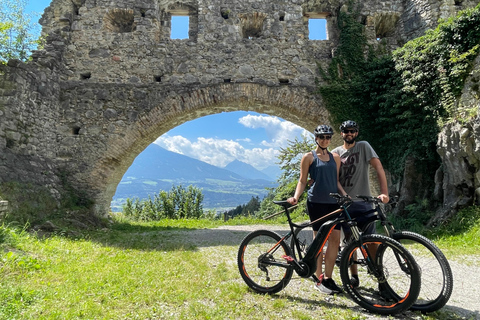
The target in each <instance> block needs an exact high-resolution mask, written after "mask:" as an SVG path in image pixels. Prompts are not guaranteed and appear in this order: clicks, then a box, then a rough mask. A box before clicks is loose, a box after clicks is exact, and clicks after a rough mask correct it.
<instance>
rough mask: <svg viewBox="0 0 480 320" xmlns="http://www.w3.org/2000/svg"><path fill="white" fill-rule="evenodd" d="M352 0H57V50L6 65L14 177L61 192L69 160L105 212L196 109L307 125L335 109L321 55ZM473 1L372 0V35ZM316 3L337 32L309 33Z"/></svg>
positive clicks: (0, 112)
mask: <svg viewBox="0 0 480 320" xmlns="http://www.w3.org/2000/svg"><path fill="white" fill-rule="evenodd" d="M466 3H467V2H465V1H464V4H466ZM344 5H345V3H344V2H342V1H328V0H327V1H302V0H290V1H282V2H278V1H262V2H259V1H241V2H240V1H233V0H230V1H229V0H224V1H219V0H210V1H182V2H180V1H178V2H175V1H152V0H143V1H133V0H129V1H127V0H124V1H106V0H73V1H70V0H68V1H67V0H53V1H52V3H51V5H50V7H49V8H47V9H46V11H45V13H44V15H43V17H42V19H41V20H40V22H41V24H42V26H43V31H42V33H43V34H44V35H48V38H47V44H46V46H45V48H44V50H41V51H38V52H35V53H34V54H33V61H32V62H29V63H26V64H25V63H21V62H18V61H10V62H9V63H8V65H7V66H3V67H1V68H2V69H1V71H2V74H3V75H2V76H0V117H1V118H2V121H1V123H0V150H1V152H0V182H6V181H21V182H25V183H34V184H39V185H46V186H48V187H49V188H50V190H51V191H52V193H53V194H54V195H55V196H57V197H60V196H59V193H58V191H59V190H61V189H62V188H63V185H62V182H61V181H60V180H61V179H60V176H61V175H62V174H64V173H67V174H68V175H67V176H68V179H69V183H70V184H71V185H73V186H74V187H75V188H77V189H79V190H80V191H84V192H86V193H87V194H88V195H89V196H90V197H92V198H93V199H94V200H95V202H96V207H95V211H96V212H97V213H100V214H103V213H105V212H106V211H107V210H108V207H109V204H110V203H109V201H110V200H111V196H113V194H114V192H115V188H116V185H117V184H118V182H119V181H120V179H121V177H122V175H123V173H124V172H125V171H126V169H127V168H128V167H129V165H130V164H131V162H132V161H133V160H134V158H135V157H136V155H138V154H139V153H140V152H141V151H142V150H143V148H145V147H146V146H147V145H148V144H149V143H151V142H152V141H154V139H155V138H156V137H158V136H159V135H161V134H163V133H165V132H167V131H168V130H170V129H171V128H174V127H175V126H177V125H179V124H181V123H183V122H186V121H188V120H192V119H195V118H198V117H200V116H204V115H208V114H213V113H218V112H222V111H235V110H254V111H258V112H264V113H268V114H272V115H277V116H280V117H282V118H284V119H287V120H290V121H292V122H294V123H296V124H298V125H300V126H303V127H305V128H307V129H311V128H313V127H314V126H315V125H316V124H317V123H319V122H326V121H327V118H328V113H327V112H326V110H325V109H324V107H323V106H322V102H321V99H320V98H319V97H316V96H314V95H312V90H314V86H315V79H316V78H317V77H319V74H318V72H317V70H316V63H320V64H321V65H322V66H324V67H326V66H327V65H328V63H329V61H330V59H331V57H332V54H333V53H334V51H335V47H336V45H337V38H338V30H337V29H336V27H335V23H336V17H337V15H338V12H339V10H344V9H345V6H344ZM467 5H468V4H467ZM463 8H464V6H462V5H457V4H455V3H454V2H453V1H436V0H435V1H434V0H429V1H428V0H424V1H407V0H405V1H401V2H398V1H364V2H363V3H362V10H361V12H362V21H363V23H365V25H366V27H367V28H366V30H367V34H368V36H369V41H370V42H372V43H375V42H376V41H378V40H377V39H378V38H381V39H383V41H385V42H387V43H388V44H389V45H390V46H391V47H392V48H394V47H396V46H398V45H402V44H403V43H405V42H406V41H408V40H410V39H411V38H414V37H416V36H419V35H421V34H423V33H424V31H425V30H426V29H427V28H429V27H432V26H435V24H436V21H437V19H438V18H440V17H444V16H449V15H451V14H452V15H453V14H454V12H456V11H458V10H460V9H463ZM172 14H188V15H189V17H190V30H189V39H185V40H172V39H170V37H169V35H170V17H171V15H172ZM308 17H325V18H326V19H327V26H328V40H325V41H312V40H308V27H307V26H308Z"/></svg>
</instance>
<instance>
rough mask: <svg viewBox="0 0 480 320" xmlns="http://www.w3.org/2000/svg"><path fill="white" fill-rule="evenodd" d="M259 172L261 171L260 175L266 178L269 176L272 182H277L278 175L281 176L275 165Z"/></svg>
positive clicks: (280, 171) (278, 168)
mask: <svg viewBox="0 0 480 320" xmlns="http://www.w3.org/2000/svg"><path fill="white" fill-rule="evenodd" d="M261 171H262V173H264V174H266V175H267V176H269V177H270V178H271V179H273V180H274V181H277V180H278V178H280V175H281V174H282V170H281V169H280V167H279V166H277V165H274V166H269V167H266V168H265V169H262V170H261Z"/></svg>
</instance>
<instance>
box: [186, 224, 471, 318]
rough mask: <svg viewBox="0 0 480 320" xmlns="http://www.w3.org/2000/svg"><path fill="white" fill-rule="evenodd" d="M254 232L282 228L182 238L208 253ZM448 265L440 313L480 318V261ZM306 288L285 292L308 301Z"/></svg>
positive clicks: (295, 285)
mask: <svg viewBox="0 0 480 320" xmlns="http://www.w3.org/2000/svg"><path fill="white" fill-rule="evenodd" d="M256 229H270V230H274V231H277V232H279V233H282V231H284V230H286V226H273V227H272V226H259V225H255V226H222V227H219V228H216V229H203V230H195V231H189V232H188V236H187V238H186V239H188V242H189V243H191V244H194V245H196V246H198V247H199V248H200V249H201V250H208V248H212V247H213V246H217V245H229V246H232V245H233V246H236V245H239V244H240V242H241V241H242V239H243V238H244V237H245V235H246V234H248V233H249V232H250V231H252V230H256ZM449 262H450V266H451V267H452V270H453V274H454V288H453V293H452V296H451V298H450V300H449V301H448V303H447V305H446V306H445V307H444V308H442V311H446V312H448V313H454V314H455V315H456V316H457V317H456V319H469V320H470V319H480V298H479V297H480V286H479V285H480V258H479V257H475V256H471V257H470V256H469V257H458V258H457V259H455V260H453V261H449ZM232 263H236V257H233V261H232ZM306 283H307V284H306ZM306 286H307V287H306ZM308 286H310V283H309V282H308V280H305V279H301V281H292V282H291V284H289V287H287V288H286V289H285V290H287V289H288V291H291V292H294V293H295V295H297V294H298V293H299V292H300V293H302V292H305V295H306V297H308V298H311V295H312V292H315V291H314V290H313V289H312V290H310V289H311V288H308ZM306 288H308V289H306ZM318 296H319V298H320V299H325V300H326V301H328V302H329V303H337V302H336V301H335V300H336V299H338V303H339V304H342V305H344V306H345V304H347V306H348V307H352V308H357V306H356V305H355V304H354V303H353V302H352V303H351V304H350V302H349V301H348V299H346V298H345V297H343V298H336V297H335V298H334V297H331V296H326V295H321V294H318ZM360 312H362V311H360ZM363 316H364V317H365V318H366V319H385V318H384V317H378V316H376V315H372V314H369V313H367V312H364V314H363ZM394 318H396V319H421V316H419V315H417V314H416V313H413V312H406V313H404V314H402V315H399V316H397V317H394Z"/></svg>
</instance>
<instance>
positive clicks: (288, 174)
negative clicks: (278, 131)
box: [258, 136, 315, 217]
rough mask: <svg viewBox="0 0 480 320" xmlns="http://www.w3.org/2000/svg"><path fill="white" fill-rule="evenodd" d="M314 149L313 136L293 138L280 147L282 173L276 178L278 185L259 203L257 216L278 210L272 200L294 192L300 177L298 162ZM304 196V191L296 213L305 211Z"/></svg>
mask: <svg viewBox="0 0 480 320" xmlns="http://www.w3.org/2000/svg"><path fill="white" fill-rule="evenodd" d="M311 150H315V142H314V139H313V137H311V138H310V140H309V138H308V137H306V136H304V137H303V138H302V140H298V139H297V138H295V140H294V141H288V146H287V147H286V148H281V149H280V154H279V156H278V160H279V165H280V169H282V174H281V176H280V178H279V179H278V181H277V182H278V186H277V187H276V188H274V189H271V190H270V191H269V193H268V194H267V196H266V197H265V198H264V199H263V200H262V202H261V203H260V209H259V213H258V216H260V217H265V216H268V215H270V214H272V213H274V212H277V211H278V210H279V207H278V206H276V205H275V204H274V203H273V202H272V200H285V199H287V198H289V197H291V196H293V195H294V194H295V189H296V187H297V182H298V179H299V177H300V162H301V160H302V156H303V155H304V154H305V153H307V152H309V151H311ZM305 203H306V196H305V193H304V194H303V196H302V197H301V198H300V201H299V202H298V208H297V209H296V210H295V211H297V210H298V213H299V214H301V213H303V212H304V211H305Z"/></svg>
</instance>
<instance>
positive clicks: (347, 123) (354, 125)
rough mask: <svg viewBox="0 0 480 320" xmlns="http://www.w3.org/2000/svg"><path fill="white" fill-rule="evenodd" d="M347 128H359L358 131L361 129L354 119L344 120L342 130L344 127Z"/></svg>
mask: <svg viewBox="0 0 480 320" xmlns="http://www.w3.org/2000/svg"><path fill="white" fill-rule="evenodd" d="M347 128H353V129H357V131H358V130H359V129H360V127H359V126H358V124H357V123H356V122H355V121H352V120H347V121H344V122H342V124H341V125H340V131H343V129H347Z"/></svg>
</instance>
